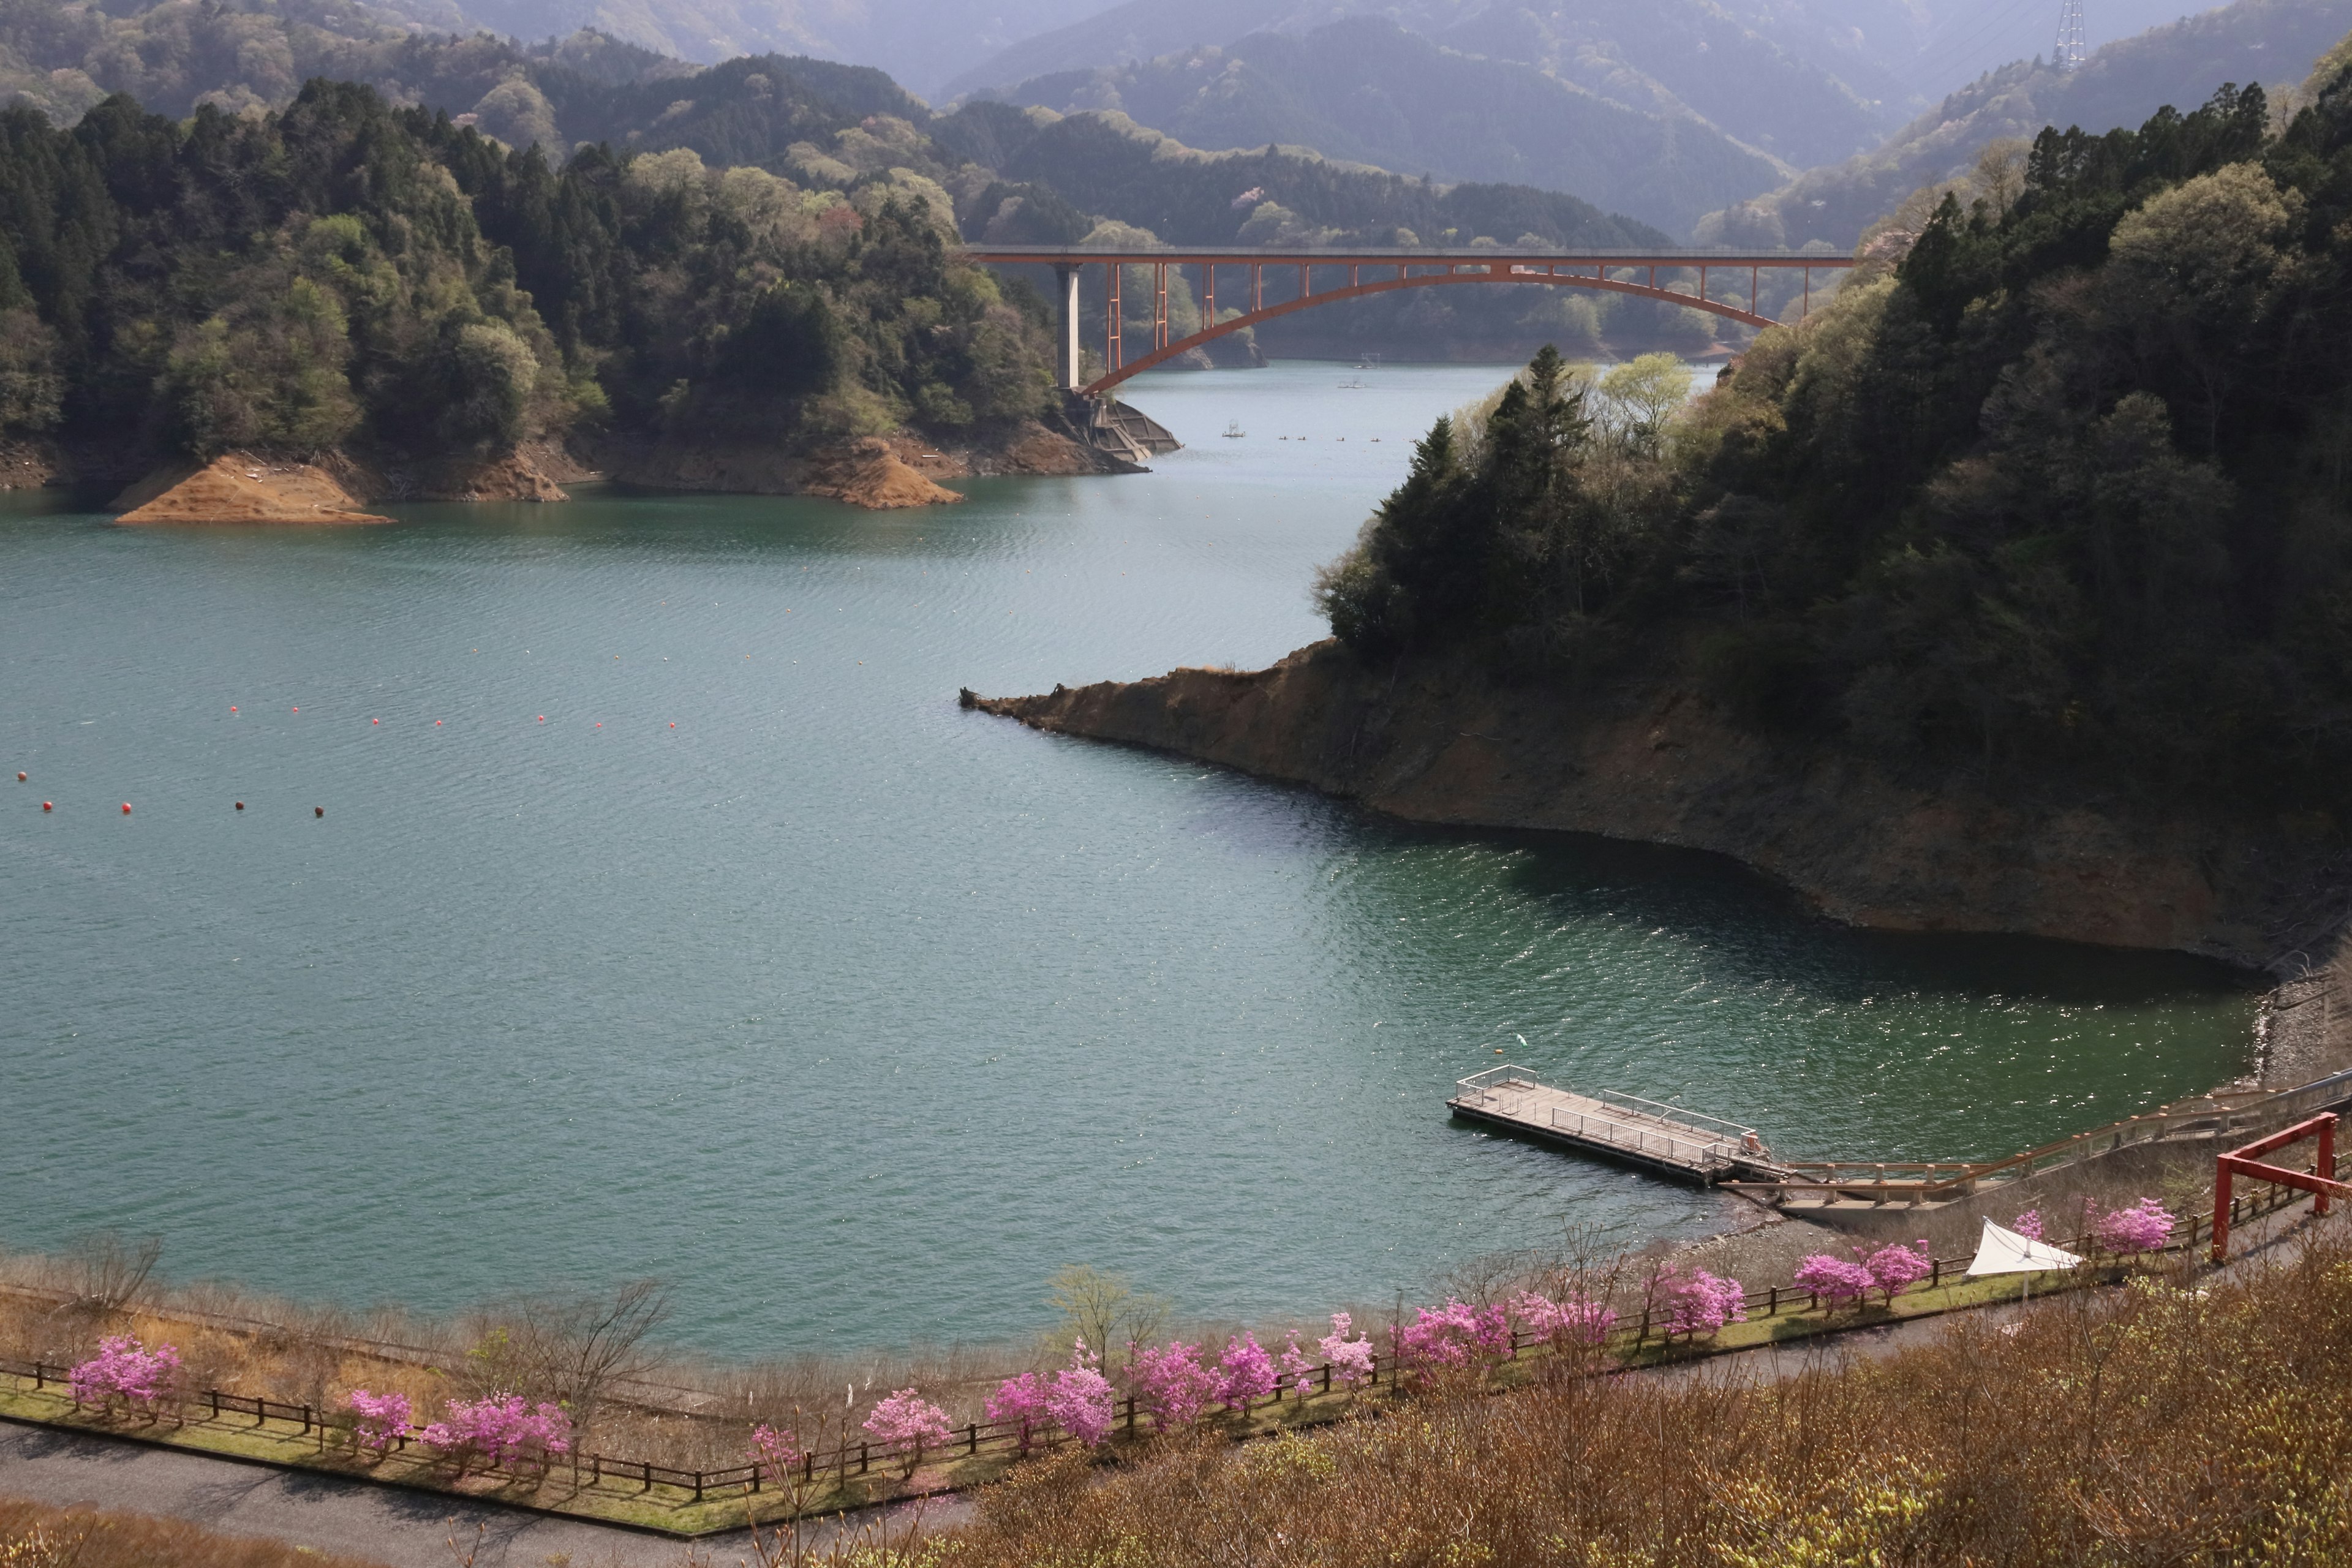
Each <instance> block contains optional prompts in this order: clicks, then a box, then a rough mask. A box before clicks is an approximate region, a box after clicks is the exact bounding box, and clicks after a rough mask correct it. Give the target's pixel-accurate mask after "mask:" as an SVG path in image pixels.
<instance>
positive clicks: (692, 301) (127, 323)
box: [0, 82, 1052, 461]
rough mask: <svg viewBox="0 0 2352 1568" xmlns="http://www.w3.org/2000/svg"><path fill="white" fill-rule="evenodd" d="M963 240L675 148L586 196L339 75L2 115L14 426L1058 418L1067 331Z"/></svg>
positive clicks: (478, 443) (413, 426)
mask: <svg viewBox="0 0 2352 1568" xmlns="http://www.w3.org/2000/svg"><path fill="white" fill-rule="evenodd" d="M945 216H946V215H944V214H942V213H939V212H936V211H935V210H933V208H932V206H931V205H929V204H928V203H927V202H926V201H925V200H924V199H922V197H921V196H920V195H919V194H915V195H908V194H907V192H906V191H905V190H904V189H903V188H902V187H900V186H898V185H895V184H892V183H891V182H889V181H887V180H882V181H874V182H867V183H866V184H863V185H861V186H860V188H859V189H858V191H857V192H856V195H855V196H854V197H852V196H848V195H844V194H842V193H841V192H840V191H839V190H837V189H835V190H824V189H815V190H812V189H809V188H806V187H803V186H802V185H799V184H793V183H792V182H790V181H787V180H784V179H782V178H779V177H778V176H776V175H773V174H768V173H766V172H764V171H761V170H757V169H748V168H739V169H730V170H725V171H720V170H716V169H710V168H707V167H706V166H705V165H704V164H703V163H702V161H701V160H700V159H699V158H698V157H697V156H696V155H695V154H694V153H690V152H688V151H685V150H682V149H681V150H676V151H671V152H667V153H657V154H649V155H644V156H640V157H637V158H635V159H634V160H632V161H630V162H628V163H620V162H617V161H616V160H615V159H614V158H613V157H612V156H610V155H608V154H607V153H604V152H602V151H599V150H594V149H591V150H589V151H587V152H584V153H581V154H580V155H578V156H576V157H574V158H573V159H572V161H571V162H570V163H568V164H567V165H565V167H564V168H563V170H562V172H561V173H560V174H558V173H554V172H551V170H550V169H549V168H548V166H547V164H546V163H544V162H543V161H542V160H541V158H540V157H539V155H538V154H537V153H530V152H522V153H510V152H509V151H507V150H505V149H503V148H501V147H499V145H498V144H496V143H495V142H490V141H488V140H487V139H485V138H484V137H482V136H481V135H479V134H478V132H475V131H474V130H472V129H471V128H469V127H463V126H458V125H455V124H453V123H452V122H451V121H450V120H449V119H448V117H447V116H446V115H444V114H436V113H429V112H427V111H425V110H417V109H410V110H395V109H393V108H390V107H388V106H387V105H386V104H385V103H384V102H383V100H381V99H380V98H379V97H378V96H377V95H376V94H375V93H374V92H373V90H371V89H367V88H364V87H360V86H354V85H351V84H334V83H326V82H314V83H313V84H311V85H310V87H308V88H305V89H303V91H302V92H301V94H300V95H299V97H298V98H297V99H296V100H295V101H294V103H293V104H292V106H291V107H289V109H288V110H285V111H284V112H283V113H281V114H274V115H267V116H262V117H258V118H232V117H230V116H227V115H225V114H222V113H221V112H219V111H218V110H215V109H212V108H210V107H209V106H205V107H201V108H199V109H198V110H197V111H196V113H195V114H194V117H193V118H191V119H189V120H188V121H184V122H175V121H172V120H170V119H168V118H165V117H163V116H158V115H150V114H146V113H144V112H142V110H140V109H139V108H138V107H137V106H136V105H135V104H133V103H131V101H130V100H127V99H112V100H107V101H106V102H103V103H101V104H100V105H99V106H98V107H97V108H95V109H94V110H91V111H90V112H89V114H88V115H86V116H84V117H83V119H82V120H81V121H80V122H79V124H78V125H76V126H75V127H74V128H73V129H72V130H70V131H64V130H58V129H54V128H52V127H51V126H50V125H49V124H48V123H47V121H46V120H44V119H43V118H42V117H41V116H40V115H38V114H37V113H36V112H34V111H32V110H26V109H21V108H20V109H16V110H7V111H5V113H0V432H5V433H8V434H15V435H19V436H22V435H44V436H47V435H54V436H57V437H62V438H64V439H66V440H68V441H69V442H70V441H85V442H90V443H98V444H103V445H108V446H111V447H125V448H130V449H132V450H147V451H152V452H156V453H163V452H170V451H182V452H187V453H193V454H195V455H198V456H205V455H209V454H212V453H215V452H219V451H222V450H225V449H228V448H231V447H257V448H263V449H269V450H277V451H289V452H311V451H319V450H323V449H327V448H333V447H347V448H352V449H355V450H358V451H360V452H362V453H364V454H367V455H370V456H371V457H373V458H376V459H378V460H382V461H393V460H396V459H400V460H404V459H407V458H429V457H434V456H436V455H441V454H446V453H451V452H468V451H470V452H488V451H492V450H496V449H499V448H502V447H511V446H512V445H514V444H515V443H516V442H518V441H521V440H525V439H528V438H530V437H539V436H549V435H557V434H561V433H562V432H564V431H566V430H567V429H570V428H572V426H574V425H575V424H580V423H583V422H584V423H587V424H589V425H591V426H607V427H611V428H614V429H616V430H619V431H621V432H624V433H629V434H634V435H637V436H641V437H648V438H663V437H669V438H675V439H678V440H682V441H688V442H696V441H712V440H721V439H733V440H744V441H759V442H764V443H768V444H770V445H774V446H782V447H805V446H807V445H808V444H810V443H814V442H817V441H823V440H830V439H835V438H839V437H845V436H852V435H858V434H864V433H867V432H871V431H877V430H881V429H887V428H889V427H891V426H895V425H896V424H898V423H899V422H901V421H905V420H908V419H913V420H918V421H920V422H922V423H923V424H925V425H927V426H929V427H931V428H934V429H956V428H961V427H966V426H971V425H973V424H974V423H975V422H985V421H989V420H1002V419H1010V418H1015V417H1018V416H1026V415H1030V414H1034V413H1036V412H1038V411H1040V410H1041V409H1043V408H1044V407H1045V406H1046V405H1047V404H1048V402H1049V399H1050V398H1051V397H1052V385H1051V382H1052V377H1051V373H1050V368H1049V367H1050V363H1051V361H1050V353H1049V345H1048V342H1047V339H1046V334H1045V331H1044V330H1043V326H1042V319H1033V318H1029V317H1024V315H1023V314H1022V313H1021V312H1020V310H1016V309H1015V308H1014V307H1013V305H1011V304H1008V303H1007V302H1006V301H1005V300H1003V297H1002V296H1001V295H1000V292H999V289H998V287H997V285H996V283H995V282H994V280H993V279H991V278H990V277H989V276H988V275H987V274H986V273H985V272H983V271H982V270H980V269H977V268H971V267H969V266H967V265H965V264H963V263H961V262H960V261H958V260H956V259H955V258H953V256H952V254H951V252H950V239H951V231H950V230H948V229H947V227H946V226H945V221H944V220H945Z"/></svg>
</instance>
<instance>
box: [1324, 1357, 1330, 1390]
mask: <svg viewBox="0 0 2352 1568" xmlns="http://www.w3.org/2000/svg"><path fill="white" fill-rule="evenodd" d="M1323 1392H1324V1393H1326V1394H1328V1393H1330V1392H1331V1363H1329V1362H1328V1361H1327V1362H1325V1363H1323Z"/></svg>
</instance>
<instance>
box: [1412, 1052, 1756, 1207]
mask: <svg viewBox="0 0 2352 1568" xmlns="http://www.w3.org/2000/svg"><path fill="white" fill-rule="evenodd" d="M1458 1089H1459V1092H1458V1093H1457V1094H1456V1095H1455V1096H1454V1099H1452V1100H1447V1101H1446V1104H1447V1105H1448V1106H1450V1107H1451V1108H1452V1109H1453V1110H1454V1114H1455V1115H1457V1116H1463V1117H1466V1118H1468V1119H1470V1120H1472V1121H1486V1122H1490V1123H1493V1124H1495V1125H1496V1126H1500V1127H1505V1128H1508V1129H1509V1130H1510V1131H1514V1132H1523V1133H1528V1134H1530V1135H1532V1136H1535V1137H1538V1138H1542V1139H1545V1140H1547V1141H1548V1142H1555V1143H1560V1144H1565V1145H1567V1146H1568V1147H1570V1148H1572V1149H1578V1150H1580V1151H1583V1152H1587V1153H1595V1154H1601V1155H1605V1156H1607V1157H1609V1158H1612V1159H1617V1160H1622V1161H1625V1162H1627V1163H1632V1164H1636V1165H1642V1166H1644V1167H1646V1168H1648V1169H1650V1170H1654V1171H1659V1172H1662V1173H1665V1174H1667V1175H1672V1176H1679V1177H1682V1178H1684V1179H1685V1180H1687V1181H1696V1182H1698V1183H1701V1184H1714V1183H1716V1182H1718V1181H1721V1180H1723V1179H1724V1178H1726V1177H1727V1176H1738V1175H1750V1174H1762V1173H1766V1172H1775V1173H1777V1172H1778V1170H1779V1167H1777V1166H1774V1165H1771V1164H1769V1163H1768V1159H1767V1157H1765V1156H1761V1155H1759V1154H1758V1153H1756V1152H1753V1151H1751V1150H1748V1149H1746V1148H1743V1147H1742V1146H1741V1143H1742V1139H1743V1138H1744V1137H1746V1136H1747V1135H1748V1134H1749V1133H1750V1131H1752V1130H1751V1129H1748V1128H1746V1127H1741V1126H1739V1125H1738V1124H1737V1123H1735V1122H1729V1121H1717V1119H1715V1118H1714V1117H1711V1116H1701V1115H1699V1114H1698V1113H1697V1112H1696V1111H1685V1110H1677V1109H1676V1108H1675V1107H1673V1106H1666V1105H1659V1104H1656V1103H1654V1102H1653V1101H1650V1100H1636V1099H1634V1098H1633V1096H1631V1095H1622V1094H1609V1093H1606V1091H1604V1092H1603V1094H1601V1095H1597V1096H1596V1095H1589V1094H1578V1093H1576V1092H1574V1091H1573V1090H1570V1089H1554V1088H1552V1087H1551V1086H1549V1085H1548V1084H1541V1083H1538V1082H1537V1081H1535V1079H1532V1078H1530V1077H1528V1076H1526V1069H1525V1068H1493V1069H1490V1070H1489V1071H1488V1072H1485V1073H1480V1074H1477V1075H1475V1077H1472V1078H1467V1079H1463V1080H1462V1082H1461V1084H1460V1085H1459V1086H1458Z"/></svg>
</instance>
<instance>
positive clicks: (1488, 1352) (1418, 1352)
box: [1397, 1299, 1511, 1370]
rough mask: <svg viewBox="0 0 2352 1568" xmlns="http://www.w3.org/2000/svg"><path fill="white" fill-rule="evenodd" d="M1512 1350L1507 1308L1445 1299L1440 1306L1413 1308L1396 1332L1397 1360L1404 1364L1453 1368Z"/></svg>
mask: <svg viewBox="0 0 2352 1568" xmlns="http://www.w3.org/2000/svg"><path fill="white" fill-rule="evenodd" d="M1510 1352H1511V1318H1510V1312H1509V1310H1508V1309H1507V1308H1506V1307H1504V1306H1502V1305H1500V1304H1499V1303H1498V1304H1496V1305H1495V1306H1492V1307H1473V1306H1471V1305H1470V1304H1469V1303H1467V1302H1465V1301H1457V1300H1452V1299H1448V1300H1447V1301H1446V1303H1445V1305H1444V1306H1443V1307H1437V1308H1430V1307H1416V1308H1414V1309H1413V1321H1412V1322H1410V1323H1407V1324H1405V1325H1404V1326H1403V1327H1402V1328H1401V1329H1399V1330H1398V1331H1397V1359H1398V1360H1399V1361H1400V1362H1402V1363H1404V1364H1405V1365H1407V1366H1418V1367H1449V1368H1454V1369H1456V1370H1461V1369H1466V1368H1469V1367H1473V1366H1476V1365H1479V1364H1480V1363H1483V1362H1484V1361H1487V1360H1499V1359H1501V1358H1502V1357H1504V1356H1507V1355H1508V1354H1509V1353H1510Z"/></svg>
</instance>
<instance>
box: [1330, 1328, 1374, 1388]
mask: <svg viewBox="0 0 2352 1568" xmlns="http://www.w3.org/2000/svg"><path fill="white" fill-rule="evenodd" d="M1354 1327H1355V1319H1354V1318H1353V1317H1351V1316H1349V1314H1348V1313H1346V1312H1334V1313H1332V1314H1331V1331H1330V1332H1329V1333H1328V1334H1326V1335H1324V1336H1323V1338H1322V1339H1320V1340H1318V1341H1317V1342H1316V1343H1317V1345H1318V1347H1319V1348H1320V1349H1321V1350H1322V1352H1323V1359H1324V1360H1325V1361H1327V1362H1329V1363H1331V1376H1332V1378H1333V1379H1334V1380H1335V1381H1336V1382H1338V1383H1339V1385H1340V1386H1341V1387H1343V1388H1353V1387H1355V1386H1356V1384H1360V1383H1369V1382H1370V1381H1371V1376H1372V1356H1373V1350H1372V1342H1371V1341H1370V1340H1368V1339H1365V1340H1351V1339H1349V1337H1348V1334H1349V1331H1351V1330H1352V1329H1353V1328H1354Z"/></svg>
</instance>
